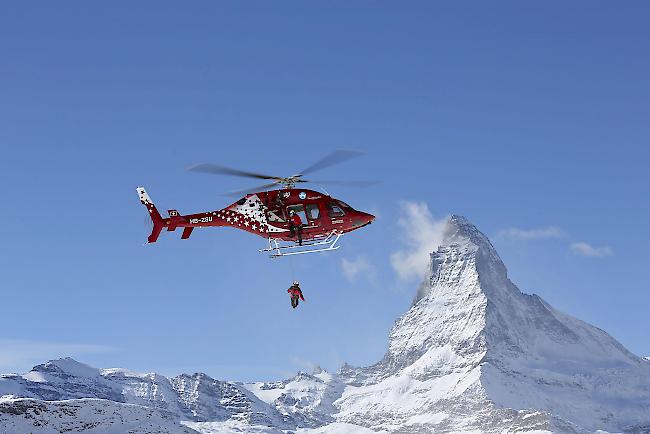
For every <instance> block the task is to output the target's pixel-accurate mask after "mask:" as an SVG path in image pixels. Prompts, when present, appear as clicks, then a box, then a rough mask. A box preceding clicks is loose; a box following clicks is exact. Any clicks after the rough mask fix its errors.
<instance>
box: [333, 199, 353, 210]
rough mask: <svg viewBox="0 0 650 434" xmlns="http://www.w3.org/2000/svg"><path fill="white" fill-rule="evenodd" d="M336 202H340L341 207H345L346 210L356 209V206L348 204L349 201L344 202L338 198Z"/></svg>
mask: <svg viewBox="0 0 650 434" xmlns="http://www.w3.org/2000/svg"><path fill="white" fill-rule="evenodd" d="M336 202H337V203H338V204H339V206H340V207H341V208H343V209H345V210H348V211H354V208H352V207H351V206H350V205H348V204H347V203H345V202H343V201H342V200H338V199H337V200H336Z"/></svg>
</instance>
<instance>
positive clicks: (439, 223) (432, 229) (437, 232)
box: [390, 202, 449, 280]
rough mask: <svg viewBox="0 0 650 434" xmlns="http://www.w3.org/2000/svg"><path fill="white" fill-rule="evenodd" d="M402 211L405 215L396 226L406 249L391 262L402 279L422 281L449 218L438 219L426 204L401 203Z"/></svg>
mask: <svg viewBox="0 0 650 434" xmlns="http://www.w3.org/2000/svg"><path fill="white" fill-rule="evenodd" d="M400 208H401V211H402V216H401V217H400V218H399V220H398V221H397V224H398V226H399V227H400V229H401V239H402V240H403V244H404V248H403V249H401V250H399V251H397V252H394V253H393V254H392V255H391V257H390V262H391V265H392V266H393V268H394V269H395V271H396V272H397V275H398V277H399V278H400V279H402V280H411V279H421V278H422V276H423V275H424V272H425V269H426V266H427V264H428V262H429V254H430V253H431V252H433V251H435V250H437V249H438V246H440V243H442V240H443V237H444V233H445V228H446V227H447V221H448V220H449V217H444V218H442V219H440V220H437V219H435V218H434V217H433V216H432V215H431V212H430V211H429V207H428V206H427V204H425V203H423V202H419V203H416V202H402V203H401V204H400Z"/></svg>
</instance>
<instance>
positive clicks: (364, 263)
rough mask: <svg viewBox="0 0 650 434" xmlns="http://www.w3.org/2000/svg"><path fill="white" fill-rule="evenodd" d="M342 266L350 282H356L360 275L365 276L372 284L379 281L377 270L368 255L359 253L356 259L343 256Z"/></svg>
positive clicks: (344, 274)
mask: <svg viewBox="0 0 650 434" xmlns="http://www.w3.org/2000/svg"><path fill="white" fill-rule="evenodd" d="M341 268H342V269H343V276H345V278H346V279H347V280H348V282H355V281H356V280H357V278H358V277H364V278H366V279H367V280H368V281H369V282H370V283H372V284H375V283H377V270H376V269H375V267H374V266H373V265H372V264H371V263H370V261H369V260H368V258H367V257H366V256H363V255H359V256H357V257H356V259H347V258H341Z"/></svg>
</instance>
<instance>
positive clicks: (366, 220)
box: [352, 212, 375, 228]
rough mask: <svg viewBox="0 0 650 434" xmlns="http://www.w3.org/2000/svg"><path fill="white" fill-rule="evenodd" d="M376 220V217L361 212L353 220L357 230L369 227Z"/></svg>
mask: <svg viewBox="0 0 650 434" xmlns="http://www.w3.org/2000/svg"><path fill="white" fill-rule="evenodd" d="M374 219H375V216H374V215H372V214H368V213H365V212H359V214H358V215H357V216H355V217H354V218H353V219H352V224H353V225H354V227H355V228H360V227H363V226H366V225H369V224H370V223H372V221H373V220H374Z"/></svg>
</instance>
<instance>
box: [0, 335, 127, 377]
mask: <svg viewBox="0 0 650 434" xmlns="http://www.w3.org/2000/svg"><path fill="white" fill-rule="evenodd" d="M111 351H117V348H113V347H108V346H103V345H86V344H62V343H52V342H34V341H21V340H4V339H2V340H0V372H3V373H4V372H23V371H26V370H28V369H30V368H31V367H32V366H34V365H37V364H40V363H43V362H46V361H48V360H51V359H58V358H61V357H68V356H70V357H79V356H83V355H85V354H97V353H106V352H111Z"/></svg>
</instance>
